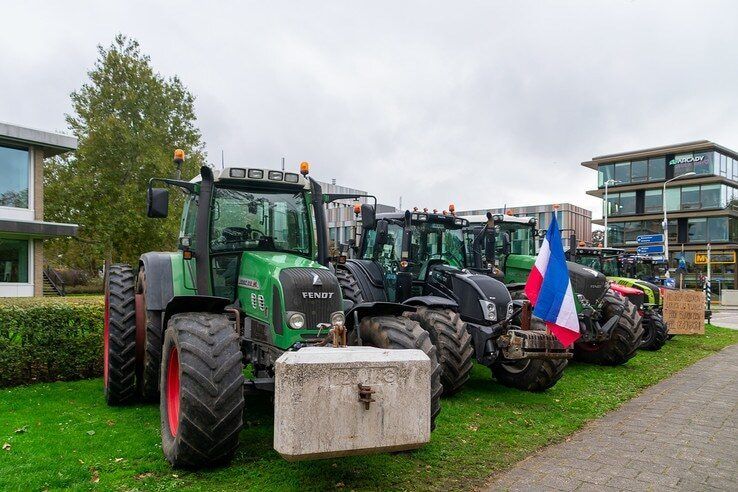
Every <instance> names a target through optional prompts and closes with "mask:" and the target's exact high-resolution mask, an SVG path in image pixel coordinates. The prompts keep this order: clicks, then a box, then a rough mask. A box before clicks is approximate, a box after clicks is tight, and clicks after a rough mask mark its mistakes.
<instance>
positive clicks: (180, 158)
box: [174, 149, 185, 164]
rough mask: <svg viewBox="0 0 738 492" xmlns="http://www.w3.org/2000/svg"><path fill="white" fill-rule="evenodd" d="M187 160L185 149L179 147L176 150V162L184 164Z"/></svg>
mask: <svg viewBox="0 0 738 492" xmlns="http://www.w3.org/2000/svg"><path fill="white" fill-rule="evenodd" d="M184 160H185V155H184V150H182V149H177V150H175V151H174V162H175V163H176V164H182V163H183V162H184Z"/></svg>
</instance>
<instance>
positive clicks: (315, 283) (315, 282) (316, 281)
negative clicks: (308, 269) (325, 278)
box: [313, 273, 323, 286]
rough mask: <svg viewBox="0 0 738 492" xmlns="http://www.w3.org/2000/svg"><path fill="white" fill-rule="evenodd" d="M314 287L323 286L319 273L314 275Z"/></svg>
mask: <svg viewBox="0 0 738 492" xmlns="http://www.w3.org/2000/svg"><path fill="white" fill-rule="evenodd" d="M313 285H321V286H322V285H323V282H321V281H320V277H318V274H317V273H313Z"/></svg>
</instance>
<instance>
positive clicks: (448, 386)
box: [403, 307, 474, 395]
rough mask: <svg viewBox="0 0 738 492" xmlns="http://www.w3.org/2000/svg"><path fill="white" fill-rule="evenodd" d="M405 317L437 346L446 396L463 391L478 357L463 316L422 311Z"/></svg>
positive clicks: (437, 311) (436, 310)
mask: <svg viewBox="0 0 738 492" xmlns="http://www.w3.org/2000/svg"><path fill="white" fill-rule="evenodd" d="M403 316H405V317H407V318H410V319H412V320H415V321H417V322H418V323H420V326H421V328H423V329H424V330H425V331H427V332H428V334H429V335H430V338H431V341H432V342H433V345H435V346H436V350H437V351H438V352H437V353H438V363H439V364H440V365H441V384H442V385H443V394H444V395H452V394H454V393H456V392H457V391H459V390H460V389H461V387H462V386H463V385H464V383H466V382H467V380H468V379H469V373H470V372H471V369H472V364H473V362H472V359H473V357H474V349H473V347H472V345H471V335H470V334H469V332H468V331H467V329H466V323H465V322H463V321H462V320H461V317H460V316H459V313H455V312H454V311H451V310H450V309H428V308H425V307H419V308H418V310H417V311H415V312H407V313H405V314H404V315H403Z"/></svg>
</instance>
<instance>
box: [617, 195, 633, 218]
mask: <svg viewBox="0 0 738 492" xmlns="http://www.w3.org/2000/svg"><path fill="white" fill-rule="evenodd" d="M635 212H636V194H635V191H629V192H627V193H620V207H619V209H618V213H619V214H621V215H630V214H634V213H635Z"/></svg>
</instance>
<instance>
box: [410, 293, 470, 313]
mask: <svg viewBox="0 0 738 492" xmlns="http://www.w3.org/2000/svg"><path fill="white" fill-rule="evenodd" d="M403 304H407V305H408V306H425V307H434V308H435V307H437V308H444V309H454V310H456V309H458V308H459V305H458V304H457V303H456V301H454V300H452V299H448V298H446V297H440V296H415V297H411V298H410V299H407V300H406V301H405V302H404V303H403Z"/></svg>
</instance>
